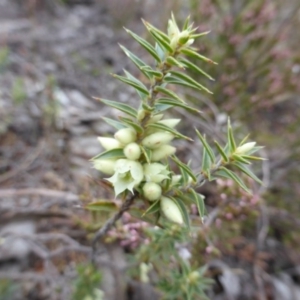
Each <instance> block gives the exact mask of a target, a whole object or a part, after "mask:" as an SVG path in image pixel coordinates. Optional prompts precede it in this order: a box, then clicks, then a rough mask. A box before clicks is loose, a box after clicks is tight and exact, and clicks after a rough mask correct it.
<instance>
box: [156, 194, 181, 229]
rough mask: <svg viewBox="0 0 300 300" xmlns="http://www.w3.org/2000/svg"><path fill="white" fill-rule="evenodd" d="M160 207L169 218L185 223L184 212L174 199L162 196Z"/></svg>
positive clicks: (178, 222) (175, 221)
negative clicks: (182, 212)
mask: <svg viewBox="0 0 300 300" xmlns="http://www.w3.org/2000/svg"><path fill="white" fill-rule="evenodd" d="M160 208H161V210H162V212H163V213H164V215H165V217H166V218H167V219H169V220H170V221H172V222H174V223H177V224H183V217H182V214H181V212H180V210H179V208H178V206H177V205H176V203H175V202H174V201H173V200H171V199H170V198H167V197H164V196H162V197H161V201H160Z"/></svg>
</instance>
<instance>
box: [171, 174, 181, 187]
mask: <svg viewBox="0 0 300 300" xmlns="http://www.w3.org/2000/svg"><path fill="white" fill-rule="evenodd" d="M181 177H182V176H181V175H173V176H172V179H171V185H176V184H177V183H178V182H179V181H180V179H181Z"/></svg>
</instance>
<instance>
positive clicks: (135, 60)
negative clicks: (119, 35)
mask: <svg viewBox="0 0 300 300" xmlns="http://www.w3.org/2000/svg"><path fill="white" fill-rule="evenodd" d="M120 47H121V49H122V50H123V51H124V52H125V54H126V55H127V56H128V57H129V58H130V60H131V61H132V62H133V63H134V64H135V65H136V66H137V67H138V68H139V69H140V70H141V72H142V73H143V74H144V75H145V76H146V77H148V78H149V79H151V76H150V74H149V73H148V72H146V70H144V69H143V67H149V68H150V69H151V67H150V66H148V65H147V64H146V63H144V62H143V61H142V60H141V59H140V58H138V57H137V56H136V55H135V54H133V53H132V52H130V51H129V50H128V49H127V48H125V47H124V46H122V45H120Z"/></svg>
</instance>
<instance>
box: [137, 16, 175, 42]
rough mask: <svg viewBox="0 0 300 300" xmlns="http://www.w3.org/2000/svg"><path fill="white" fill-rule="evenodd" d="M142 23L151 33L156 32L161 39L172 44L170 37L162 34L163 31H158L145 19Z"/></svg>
mask: <svg viewBox="0 0 300 300" xmlns="http://www.w3.org/2000/svg"><path fill="white" fill-rule="evenodd" d="M142 22H143V23H144V25H145V26H146V28H147V29H148V30H149V31H151V30H152V31H154V32H155V33H157V34H159V36H161V38H163V39H164V40H165V41H166V42H168V43H170V39H169V37H168V36H167V35H166V34H165V33H164V32H162V31H161V30H159V29H157V28H156V27H154V26H153V25H152V24H150V23H148V22H147V21H145V20H143V19H142Z"/></svg>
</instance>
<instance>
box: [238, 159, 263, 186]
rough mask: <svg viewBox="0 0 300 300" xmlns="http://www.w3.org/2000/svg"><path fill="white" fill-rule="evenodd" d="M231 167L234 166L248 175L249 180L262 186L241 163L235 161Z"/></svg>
mask: <svg viewBox="0 0 300 300" xmlns="http://www.w3.org/2000/svg"><path fill="white" fill-rule="evenodd" d="M233 165H234V166H236V167H237V168H238V169H239V170H240V171H242V172H243V173H245V174H246V175H248V176H249V177H250V178H252V179H253V180H255V181H256V182H258V183H259V184H263V182H262V181H261V180H260V179H259V178H258V177H257V176H256V175H255V174H254V173H253V172H252V171H251V170H250V169H249V168H247V167H246V166H245V165H243V164H242V163H240V162H237V161H236V162H234V163H233Z"/></svg>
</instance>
